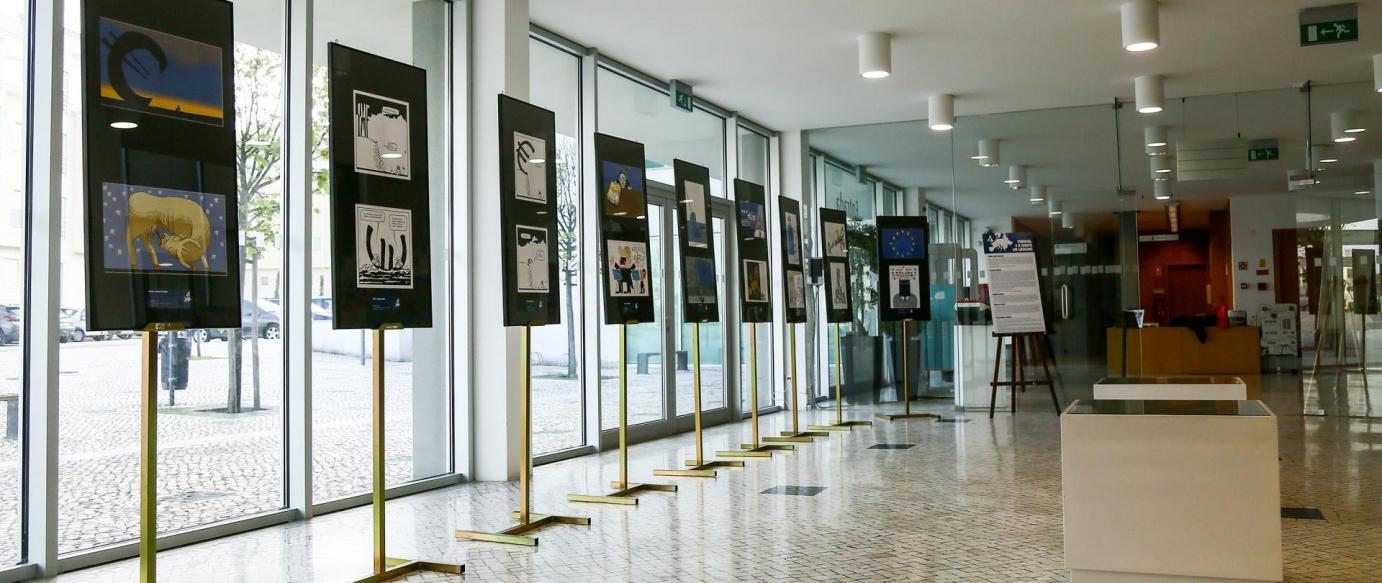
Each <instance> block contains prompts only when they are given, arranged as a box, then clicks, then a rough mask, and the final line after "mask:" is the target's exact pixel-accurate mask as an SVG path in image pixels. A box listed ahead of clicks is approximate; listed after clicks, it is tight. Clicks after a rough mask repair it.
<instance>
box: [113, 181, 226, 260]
mask: <svg viewBox="0 0 1382 583" xmlns="http://www.w3.org/2000/svg"><path fill="white" fill-rule="evenodd" d="M135 241H143V243H144V249H145V250H147V251H148V252H149V259H150V260H151V261H152V264H153V268H154V269H158V268H159V265H158V253H157V252H155V251H154V242H155V241H157V243H158V246H159V247H162V248H163V250H164V251H167V252H168V253H171V254H172V255H173V257H175V258H177V260H178V263H181V264H182V266H183V267H185V268H187V269H195V267H193V266H194V265H196V264H198V263H200V264H201V268H202V270H203V271H210V269H211V267H210V265H209V264H208V263H207V261H206V248H207V246H208V245H210V244H211V221H210V220H208V219H207V218H206V212H205V211H203V210H202V207H201V205H199V204H197V203H195V202H192V201H190V200H187V199H184V198H178V197H172V196H154V195H152V194H149V193H147V192H136V193H134V194H131V195H130V198H129V215H128V217H127V229H126V231H125V245H126V246H127V247H128V248H129V254H130V269H138V268H139V262H138V260H137V258H136V256H135V249H134V243H135Z"/></svg>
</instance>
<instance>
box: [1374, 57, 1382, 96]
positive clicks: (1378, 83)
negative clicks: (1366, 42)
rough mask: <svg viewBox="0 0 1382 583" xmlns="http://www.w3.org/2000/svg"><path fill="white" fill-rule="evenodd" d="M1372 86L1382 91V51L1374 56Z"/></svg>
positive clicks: (1379, 91)
mask: <svg viewBox="0 0 1382 583" xmlns="http://www.w3.org/2000/svg"><path fill="white" fill-rule="evenodd" d="M1372 88H1373V89H1376V90H1377V92H1378V93H1382V53H1377V54H1375V55H1373V56H1372Z"/></svg>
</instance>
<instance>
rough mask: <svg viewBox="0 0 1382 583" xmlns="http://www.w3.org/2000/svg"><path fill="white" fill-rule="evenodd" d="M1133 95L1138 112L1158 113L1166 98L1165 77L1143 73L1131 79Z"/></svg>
mask: <svg viewBox="0 0 1382 583" xmlns="http://www.w3.org/2000/svg"><path fill="white" fill-rule="evenodd" d="M1133 96H1134V97H1135V98H1136V101H1137V112H1138V113H1160V112H1161V109H1162V107H1163V103H1162V102H1163V101H1165V100H1166V78H1165V77H1162V76H1161V75H1143V76H1141V77H1138V78H1137V79H1136V80H1135V81H1133Z"/></svg>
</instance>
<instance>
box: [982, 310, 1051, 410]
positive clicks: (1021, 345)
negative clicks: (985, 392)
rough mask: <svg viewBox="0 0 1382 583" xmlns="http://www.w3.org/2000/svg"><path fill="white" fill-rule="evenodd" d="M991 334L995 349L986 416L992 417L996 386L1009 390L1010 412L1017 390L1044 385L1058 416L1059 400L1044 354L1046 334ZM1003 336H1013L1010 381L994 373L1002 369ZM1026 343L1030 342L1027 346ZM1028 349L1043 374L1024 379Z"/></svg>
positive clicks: (996, 394) (996, 395) (1024, 390)
mask: <svg viewBox="0 0 1382 583" xmlns="http://www.w3.org/2000/svg"><path fill="white" fill-rule="evenodd" d="M993 337H994V338H996V339H997V341H998V350H997V354H995V355H994V357H993V381H992V382H990V383H989V388H990V389H991V390H990V391H989V419H992V418H993V410H994V406H995V405H996V404H997V402H998V387H1008V390H1009V391H1011V392H1012V412H1013V413H1017V392H1018V390H1019V389H1020V390H1022V391H1023V392H1026V391H1027V387H1029V386H1040V385H1046V387H1047V388H1048V389H1050V391H1051V403H1052V404H1054V405H1055V406H1056V414H1057V415H1060V399H1059V398H1058V397H1056V384H1055V382H1054V381H1053V380H1052V377H1051V367H1050V365H1049V364H1048V362H1049V361H1048V359H1047V355H1046V348H1045V346H1046V333H1045V332H1032V333H1024V334H999V333H997V332H994V333H993ZM1004 338H1012V339H1013V359H1012V360H1013V361H1012V367H1013V375H1012V380H1007V381H1001V380H998V379H999V377H998V373H999V371H1001V370H1002V365H1003V339H1004ZM1028 343H1030V347H1029V346H1027V344H1028ZM1028 350H1030V351H1031V353H1032V354H1031V355H1032V356H1034V357H1035V358H1036V359H1037V360H1039V361H1040V362H1041V369H1042V371H1043V372H1045V373H1046V378H1042V379H1037V378H1033V379H1031V380H1027V377H1026V369H1027V365H1028V364H1031V363H1029V362H1028V361H1027V359H1028V355H1027V351H1028Z"/></svg>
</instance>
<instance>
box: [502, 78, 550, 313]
mask: <svg viewBox="0 0 1382 583" xmlns="http://www.w3.org/2000/svg"><path fill="white" fill-rule="evenodd" d="M499 151H500V155H499V195H500V196H501V197H502V201H501V202H500V205H499V208H500V209H502V212H501V213H500V216H499V225H500V227H499V228H500V231H501V232H502V233H504V245H503V247H504V325H505V326H544V325H547V324H560V323H561V296H560V294H558V292H557V282H558V280H557V278H558V265H557V263H558V262H557V258H558V256H557V237H558V232H557V186H556V185H557V163H556V160H557V117H556V114H554V113H552V112H550V111H548V110H545V109H542V108H540V107H537V106H535V105H532V104H529V103H525V102H523V101H519V100H517V99H514V98H512V97H509V96H507V95H500V96H499Z"/></svg>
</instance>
